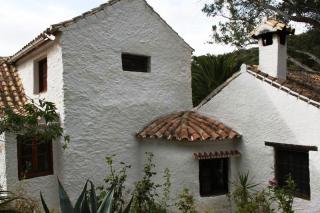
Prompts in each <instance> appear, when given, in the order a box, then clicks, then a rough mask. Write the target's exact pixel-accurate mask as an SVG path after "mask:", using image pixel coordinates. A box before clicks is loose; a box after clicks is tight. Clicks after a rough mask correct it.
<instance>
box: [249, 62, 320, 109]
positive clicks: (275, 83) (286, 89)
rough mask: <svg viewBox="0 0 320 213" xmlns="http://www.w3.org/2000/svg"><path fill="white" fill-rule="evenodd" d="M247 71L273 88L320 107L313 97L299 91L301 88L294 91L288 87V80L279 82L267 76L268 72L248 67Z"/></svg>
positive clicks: (319, 103)
mask: <svg viewBox="0 0 320 213" xmlns="http://www.w3.org/2000/svg"><path fill="white" fill-rule="evenodd" d="M250 67H251V66H249V68H250ZM252 68H253V67H252ZM247 72H248V73H249V74H251V75H252V76H254V77H255V78H257V79H259V80H261V81H263V82H266V83H268V84H269V85H271V86H273V87H275V88H278V89H280V90H282V91H284V92H286V93H288V94H290V95H292V96H295V97H297V98H298V99H299V100H303V101H304V102H306V103H308V104H310V105H312V106H315V107H317V108H319V109H320V102H318V101H317V100H314V99H313V98H310V97H307V96H306V95H303V94H302V93H301V90H300V91H294V90H293V89H292V88H290V87H288V85H289V83H288V80H286V81H282V82H280V81H279V79H277V78H273V77H271V76H269V75H268V74H266V73H263V72H261V71H260V70H249V69H247ZM295 83H296V82H295ZM296 84H297V83H296ZM298 85H301V86H303V87H305V85H303V84H301V83H300V84H298ZM311 91H314V89H311Z"/></svg>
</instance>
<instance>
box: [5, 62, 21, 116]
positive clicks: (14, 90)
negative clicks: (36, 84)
mask: <svg viewBox="0 0 320 213" xmlns="http://www.w3.org/2000/svg"><path fill="white" fill-rule="evenodd" d="M26 102H27V98H26V96H25V93H24V89H23V86H22V81H21V79H20V78H19V75H18V72H17V70H16V69H15V68H14V67H13V66H12V65H9V64H7V63H6V62H0V110H2V109H4V108H7V107H10V108H12V109H13V110H14V111H15V112H20V113H21V112H22V106H23V105H24V104H26ZM0 116H1V112H0Z"/></svg>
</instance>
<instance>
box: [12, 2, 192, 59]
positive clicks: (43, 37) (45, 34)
mask: <svg viewBox="0 0 320 213" xmlns="http://www.w3.org/2000/svg"><path fill="white" fill-rule="evenodd" d="M120 1H123V0H109V1H108V2H106V3H103V4H100V5H99V6H97V7H94V8H92V9H90V10H88V11H86V12H83V13H81V14H80V15H78V16H75V17H73V18H71V19H67V20H65V21H61V22H58V23H56V24H52V25H50V26H49V27H48V28H47V29H45V30H44V31H42V32H41V33H40V34H39V35H38V36H36V37H35V38H34V39H33V40H31V41H30V42H29V43H27V44H26V45H25V46H23V47H22V48H21V49H20V50H18V51H17V52H16V53H15V54H13V55H12V56H10V57H9V59H8V61H9V62H11V63H12V62H15V61H17V60H18V59H20V58H21V57H22V56H24V55H25V54H27V53H28V52H29V51H27V53H23V52H24V51H25V50H26V49H27V48H29V47H30V46H33V45H34V44H36V43H37V42H38V41H39V42H45V41H47V40H48V38H49V37H48V34H53V33H56V32H58V31H59V30H60V29H61V28H63V27H68V26H70V25H72V24H74V23H76V22H78V21H79V20H82V19H84V18H86V17H88V16H91V15H95V14H96V13H98V12H100V11H102V10H104V9H105V8H106V7H109V6H112V5H114V4H116V3H117V2H120ZM142 1H143V2H144V3H145V4H146V5H147V6H148V8H149V9H151V11H152V12H154V13H155V14H156V15H157V16H158V18H160V20H161V21H162V22H163V23H164V24H165V25H167V26H168V27H169V28H170V29H171V30H172V31H173V32H174V33H175V34H176V35H177V36H178V37H179V38H180V39H181V40H182V41H183V43H184V44H185V45H186V46H187V47H189V48H190V49H191V50H192V51H194V49H193V48H192V47H191V46H190V45H189V44H188V43H187V42H186V41H185V40H184V39H183V38H182V37H181V36H180V35H179V34H178V33H177V32H176V31H175V30H174V29H173V28H172V27H171V26H170V25H169V24H168V23H167V22H166V21H165V20H164V19H163V18H162V17H161V16H160V15H159V13H157V12H156V11H155V10H154V9H153V7H152V6H151V5H150V4H149V3H148V2H147V1H146V0H142ZM49 40H50V38H49ZM30 51H31V50H30ZM20 54H21V55H20Z"/></svg>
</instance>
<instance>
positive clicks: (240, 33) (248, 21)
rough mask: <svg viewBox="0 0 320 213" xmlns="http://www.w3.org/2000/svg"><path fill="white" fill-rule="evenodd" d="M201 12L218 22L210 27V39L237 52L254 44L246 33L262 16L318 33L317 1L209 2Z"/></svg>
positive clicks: (319, 14)
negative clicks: (211, 31)
mask: <svg viewBox="0 0 320 213" xmlns="http://www.w3.org/2000/svg"><path fill="white" fill-rule="evenodd" d="M203 12H204V13H206V14H207V15H208V16H212V17H215V16H220V17H221V18H222V20H221V21H220V22H219V23H218V24H217V25H214V26H213V27H212V29H213V39H214V40H215V41H216V42H222V43H225V44H232V45H235V46H236V47H238V48H243V47H245V46H247V45H250V44H253V43H256V41H254V40H252V39H251V38H250V36H249V33H250V32H251V31H252V30H253V29H254V28H255V27H256V26H257V25H258V24H259V23H260V22H261V19H262V18H263V17H266V16H267V17H275V18H277V19H278V20H282V21H283V22H285V23H288V22H290V21H292V22H299V23H304V24H306V25H307V26H308V27H309V28H310V29H317V30H320V18H319V17H320V2H319V1H317V0H307V1H306V0H291V1H289V0H281V1H278V0H244V1H243V0H212V1H211V2H210V3H208V4H205V6H204V8H203Z"/></svg>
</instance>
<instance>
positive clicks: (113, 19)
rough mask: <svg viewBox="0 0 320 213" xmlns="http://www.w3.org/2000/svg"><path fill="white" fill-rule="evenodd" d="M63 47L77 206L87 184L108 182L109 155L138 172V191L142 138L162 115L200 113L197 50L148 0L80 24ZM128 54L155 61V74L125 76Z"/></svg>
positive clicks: (67, 155) (64, 173) (70, 179)
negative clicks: (194, 94) (194, 74)
mask: <svg viewBox="0 0 320 213" xmlns="http://www.w3.org/2000/svg"><path fill="white" fill-rule="evenodd" d="M61 42H62V54H63V68H64V74H63V77H64V79H63V80H64V82H65V83H64V95H65V102H64V104H65V129H66V131H67V133H68V134H69V135H70V136H71V144H70V147H69V149H68V150H66V151H62V152H60V153H59V154H60V156H59V158H60V159H61V161H62V162H63V164H61V168H60V169H61V174H60V178H61V179H62V181H63V183H64V184H65V186H66V189H67V191H68V193H70V195H71V196H72V199H73V200H75V198H76V196H77V195H78V194H79V192H80V190H81V187H82V186H83V185H84V183H85V181H86V179H87V178H90V179H92V180H93V181H94V182H95V183H96V184H97V185H99V184H101V183H102V181H103V179H104V177H105V175H106V174H107V168H106V164H105V156H107V155H111V154H117V156H118V158H117V159H118V160H122V161H125V162H128V163H130V164H132V166H133V168H132V169H131V170H129V178H128V185H129V186H130V187H132V185H133V184H134V182H135V181H136V180H137V179H138V177H139V176H140V174H141V172H140V171H141V169H142V168H140V167H139V166H141V165H142V159H143V157H144V156H143V154H142V153H141V144H140V143H139V142H138V141H136V139H135V134H136V133H137V132H138V131H139V130H141V129H142V128H143V127H144V126H145V125H147V124H148V123H149V122H150V121H151V120H152V119H153V118H155V117H157V116H159V115H162V114H166V113H168V112H172V111H176V110H183V109H190V108H191V107H192V103H191V100H192V99H191V71H190V63H191V54H192V50H191V48H189V47H188V46H187V45H186V44H185V43H184V42H183V41H182V40H181V39H180V38H179V37H178V36H177V35H176V34H175V33H174V32H173V31H172V30H171V29H170V28H169V27H168V26H166V25H165V24H164V23H163V22H162V21H160V19H159V18H158V16H157V15H156V14H155V13H153V12H152V11H151V10H150V8H149V7H147V6H146V4H145V3H144V1H142V0H134V1H132V0H123V1H120V2H118V3H116V4H114V5H113V6H111V7H108V8H107V9H106V10H103V11H101V12H99V13H97V14H96V15H94V16H90V17H87V18H86V19H84V20H80V21H79V22H77V23H76V24H74V25H72V26H70V27H69V28H66V29H65V30H64V31H63V34H62V37H61ZM122 52H129V53H136V54H143V55H149V56H151V72H150V73H135V72H124V71H122V65H121V53H122ZM154 151H156V150H154ZM190 157H192V156H190Z"/></svg>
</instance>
